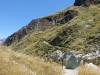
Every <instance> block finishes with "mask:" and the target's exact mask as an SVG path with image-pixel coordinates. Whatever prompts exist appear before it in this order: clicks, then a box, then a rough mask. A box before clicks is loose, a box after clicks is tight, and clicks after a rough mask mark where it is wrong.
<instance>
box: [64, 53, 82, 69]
mask: <svg viewBox="0 0 100 75" xmlns="http://www.w3.org/2000/svg"><path fill="white" fill-rule="evenodd" d="M80 61H81V60H80V58H77V57H76V56H75V55H74V54H72V53H70V52H69V53H65V54H64V56H63V65H64V66H65V68H66V69H75V68H77V67H78V66H79V64H80Z"/></svg>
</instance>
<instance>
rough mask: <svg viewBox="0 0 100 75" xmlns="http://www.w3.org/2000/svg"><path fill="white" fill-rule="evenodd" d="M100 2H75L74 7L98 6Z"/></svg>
mask: <svg viewBox="0 0 100 75" xmlns="http://www.w3.org/2000/svg"><path fill="white" fill-rule="evenodd" d="M99 3H100V0H75V3H74V5H75V6H90V5H91V4H99Z"/></svg>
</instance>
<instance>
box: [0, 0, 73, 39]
mask: <svg viewBox="0 0 100 75" xmlns="http://www.w3.org/2000/svg"><path fill="white" fill-rule="evenodd" d="M73 2H74V0H0V38H6V37H7V36H9V35H11V34H12V33H13V32H16V31H17V30H18V29H20V28H21V27H23V26H25V25H27V24H28V23H29V22H30V21H31V20H32V19H35V18H39V17H43V16H47V15H49V14H52V13H55V12H57V11H58V10H62V9H64V8H66V7H68V6H70V5H72V4H73Z"/></svg>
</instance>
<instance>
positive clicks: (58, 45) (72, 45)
mask: <svg viewBox="0 0 100 75" xmlns="http://www.w3.org/2000/svg"><path fill="white" fill-rule="evenodd" d="M4 45H7V46H11V47H12V48H13V49H14V50H15V51H18V52H22V53H25V54H28V55H33V56H35V55H39V56H42V57H47V58H48V55H49V54H50V53H53V52H54V51H57V50H60V51H62V52H67V51H75V52H78V53H80V54H88V53H90V52H91V53H93V52H96V51H100V1H99V0H75V3H74V6H71V7H69V8H67V9H65V10H62V11H60V12H57V13H55V14H52V15H49V16H47V17H43V18H39V19H35V20H32V21H31V22H30V23H29V24H28V25H27V26H25V27H23V28H21V29H20V30H19V31H17V32H15V33H14V34H12V35H11V36H9V37H8V38H7V39H6V41H5V42H4ZM99 59H100V57H98V58H96V60H97V62H99V61H98V60H99ZM93 61H94V60H93Z"/></svg>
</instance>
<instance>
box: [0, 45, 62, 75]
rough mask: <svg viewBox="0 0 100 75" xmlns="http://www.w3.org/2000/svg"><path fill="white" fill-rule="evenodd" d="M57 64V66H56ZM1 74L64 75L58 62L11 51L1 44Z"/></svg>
mask: <svg viewBox="0 0 100 75" xmlns="http://www.w3.org/2000/svg"><path fill="white" fill-rule="evenodd" d="M54 66H55V67H54ZM0 75H62V74H61V67H60V66H59V65H58V64H56V63H53V62H52V63H49V62H44V60H43V59H40V58H38V57H34V58H32V57H30V56H27V55H25V54H21V53H17V52H14V51H11V50H10V49H9V48H7V47H2V46H0Z"/></svg>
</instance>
